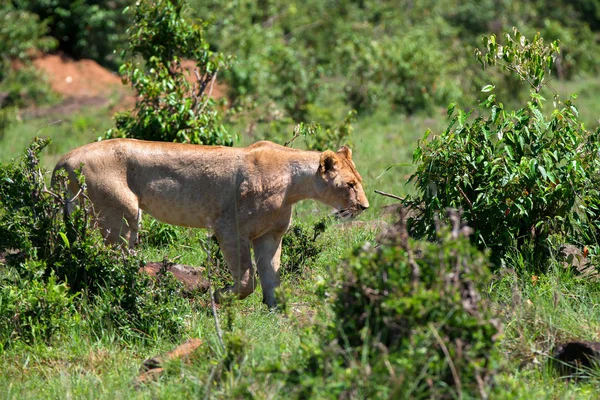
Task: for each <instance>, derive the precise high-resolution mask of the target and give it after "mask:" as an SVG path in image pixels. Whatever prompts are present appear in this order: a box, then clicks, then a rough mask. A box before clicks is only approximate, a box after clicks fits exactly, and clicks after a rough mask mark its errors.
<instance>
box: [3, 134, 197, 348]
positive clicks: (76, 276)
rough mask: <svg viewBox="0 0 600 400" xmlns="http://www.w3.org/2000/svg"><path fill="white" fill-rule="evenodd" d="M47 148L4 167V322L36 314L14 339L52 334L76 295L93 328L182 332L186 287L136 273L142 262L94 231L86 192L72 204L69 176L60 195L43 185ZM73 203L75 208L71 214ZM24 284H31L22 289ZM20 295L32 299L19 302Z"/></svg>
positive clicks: (35, 147) (35, 146)
mask: <svg viewBox="0 0 600 400" xmlns="http://www.w3.org/2000/svg"><path fill="white" fill-rule="evenodd" d="M48 143H49V141H48V140H39V139H38V140H35V141H34V142H33V143H32V145H31V146H30V147H29V148H28V149H27V151H26V152H25V154H24V156H23V157H22V158H21V159H20V160H19V161H18V162H15V163H10V164H2V165H1V166H0V250H3V251H6V250H10V253H11V254H12V255H10V256H7V257H6V265H7V268H6V269H3V270H0V279H2V280H3V281H4V282H5V283H6V288H5V290H6V291H7V292H6V293H7V294H8V297H7V299H8V300H9V302H8V303H5V305H6V307H5V308H3V309H2V311H3V314H2V316H1V318H0V320H4V318H8V319H10V318H12V319H15V318H17V319H18V318H20V317H21V315H22V316H23V318H30V317H31V318H34V317H33V316H38V317H39V318H40V319H39V321H38V323H37V324H32V323H31V322H30V321H29V320H28V319H25V320H23V321H22V322H21V323H20V324H21V325H19V326H21V328H15V329H20V332H21V333H18V332H17V334H18V335H20V337H23V338H25V339H26V340H30V339H37V338H41V337H43V338H44V339H48V338H49V337H51V336H52V333H53V332H54V328H52V326H50V325H48V324H54V323H55V322H56V318H57V317H56V318H55V316H58V315H60V313H61V312H64V313H65V316H68V315H69V311H70V310H72V309H73V307H74V306H75V300H76V298H75V296H74V295H76V294H77V293H82V297H81V300H82V301H83V302H84V303H86V304H89V305H91V310H86V314H93V315H95V316H96V317H98V320H97V321H96V320H93V319H91V320H90V325H91V326H92V329H96V328H97V329H99V330H100V331H102V329H104V328H105V327H106V326H112V327H117V328H118V329H119V331H120V332H121V333H122V334H123V335H128V336H132V337H138V336H139V332H143V333H145V334H146V336H145V337H153V336H154V335H156V334H158V333H161V334H163V333H166V334H168V335H176V334H178V333H179V332H180V331H181V330H182V329H183V327H184V322H185V321H184V319H185V314H186V312H188V311H189V305H188V304H187V301H186V300H185V299H184V298H183V297H182V295H181V289H182V287H181V284H180V283H179V282H177V281H175V279H174V278H173V277H172V276H170V274H159V276H158V277H157V278H151V277H149V276H147V275H145V274H143V273H141V272H139V270H140V267H142V266H143V265H144V261H143V260H142V259H141V257H140V256H137V255H134V254H131V253H129V252H127V251H126V250H123V249H120V248H117V247H106V246H104V244H103V243H102V237H101V235H100V233H99V230H97V229H93V228H94V225H93V214H91V206H90V203H89V201H88V200H87V198H86V197H85V191H82V192H80V193H79V194H78V199H77V200H78V201H76V202H75V203H73V202H74V199H72V198H71V197H72V194H70V193H68V191H67V190H66V176H65V174H64V173H62V174H61V173H58V174H56V175H55V177H54V179H55V181H56V186H55V189H54V190H55V191H52V190H48V189H47V188H46V186H45V182H44V175H45V171H44V170H43V169H41V168H40V167H39V159H38V154H39V152H40V151H41V150H42V149H43V148H44V147H45V146H46V145H47V144H48ZM81 184H82V186H83V187H85V182H84V181H83V180H82V181H81ZM68 203H73V204H75V205H76V207H75V209H74V210H73V211H72V212H71V213H69V212H67V204H68ZM23 282H28V283H29V284H30V286H27V289H25V288H24V286H23ZM67 288H68V289H69V290H68V293H66V294H63V289H64V290H66V289H67ZM55 292H57V293H55ZM69 293H70V294H69ZM51 295H52V296H51ZM22 296H24V297H23V299H31V300H23V301H17V300H15V299H18V298H20V297H22ZM3 307H4V306H3ZM18 310H21V311H18ZM17 314H19V315H17ZM98 324H100V325H98ZM60 326H62V325H60V324H58V323H56V327H57V329H58V328H59V327H60ZM27 330H29V333H23V332H26V331H27ZM36 332H38V333H40V334H39V335H38V334H37V333H36ZM41 332H43V334H41ZM11 335H13V333H11Z"/></svg>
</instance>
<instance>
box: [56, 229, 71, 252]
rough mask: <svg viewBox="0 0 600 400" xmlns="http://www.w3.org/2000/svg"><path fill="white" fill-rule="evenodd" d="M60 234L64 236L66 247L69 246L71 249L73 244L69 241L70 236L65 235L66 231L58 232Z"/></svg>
mask: <svg viewBox="0 0 600 400" xmlns="http://www.w3.org/2000/svg"><path fill="white" fill-rule="evenodd" d="M58 234H59V235H60V237H61V238H62V240H63V242H64V244H65V247H66V248H68V249H70V248H71V245H70V243H69V238H67V235H65V234H64V232H58Z"/></svg>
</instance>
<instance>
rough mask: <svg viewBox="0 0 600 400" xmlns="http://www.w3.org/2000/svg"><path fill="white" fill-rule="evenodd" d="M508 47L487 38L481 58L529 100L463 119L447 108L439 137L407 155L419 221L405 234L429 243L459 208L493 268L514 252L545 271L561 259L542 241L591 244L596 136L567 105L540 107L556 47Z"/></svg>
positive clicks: (488, 104) (489, 102)
mask: <svg viewBox="0 0 600 400" xmlns="http://www.w3.org/2000/svg"><path fill="white" fill-rule="evenodd" d="M505 42H506V43H505V44H504V45H500V44H498V43H496V38H495V37H494V36H491V37H490V38H485V40H484V43H485V44H486V46H487V48H486V50H485V51H486V53H485V55H483V54H481V53H480V54H481V55H480V59H481V61H482V63H483V65H495V64H496V63H498V64H500V65H503V66H504V68H506V69H507V70H509V71H513V72H515V73H517V74H518V75H519V76H520V77H521V78H522V79H523V80H524V81H526V82H528V83H529V84H530V85H531V88H532V92H531V98H530V101H528V102H527V104H526V105H525V106H524V107H522V108H520V109H518V110H510V109H508V108H506V107H505V106H504V105H503V104H502V103H501V102H498V101H497V99H496V96H495V95H494V94H490V95H489V96H488V98H487V99H486V100H485V101H483V102H482V103H480V105H479V106H478V107H477V108H475V109H472V110H470V111H464V110H462V109H460V108H458V107H456V106H455V105H454V104H452V105H451V106H450V108H449V109H448V115H449V117H450V123H449V126H448V128H447V129H446V131H445V132H442V133H441V134H439V135H435V136H433V137H432V138H431V139H430V140H429V141H427V139H428V136H430V134H431V132H428V133H427V134H426V135H425V137H424V139H423V141H422V142H421V143H420V145H419V147H418V148H417V150H416V151H415V153H414V161H415V163H416V164H417V165H418V168H417V171H416V172H415V174H414V175H413V176H412V178H411V179H413V180H414V182H415V184H416V187H417V190H418V195H417V196H416V197H415V198H414V199H413V200H412V203H411V204H412V206H413V207H419V205H420V204H421V203H422V204H423V207H424V212H423V213H422V214H420V215H419V216H418V217H416V218H414V219H413V220H412V232H413V233H414V234H416V235H418V236H423V235H425V236H426V237H429V238H434V237H435V226H436V224H437V222H436V221H437V219H443V217H444V213H445V210H446V209H447V208H448V207H452V208H460V209H464V212H465V218H466V219H467V221H468V222H469V224H470V225H471V226H472V227H473V228H474V229H475V234H474V235H473V240H474V241H475V242H476V243H477V244H478V245H479V246H480V247H488V248H491V249H492V250H493V252H494V256H495V259H496V261H499V259H501V258H503V257H504V255H505V254H506V253H507V252H508V251H510V250H511V249H513V248H516V249H519V251H521V252H522V253H523V254H528V256H526V259H528V260H529V261H531V262H532V264H533V266H534V268H541V269H544V265H547V264H546V263H545V259H546V258H547V257H548V256H550V255H551V254H552V252H553V251H554V252H556V251H557V250H558V249H557V248H552V247H551V245H550V243H549V242H548V240H549V238H550V237H551V235H559V236H560V237H561V238H562V239H561V240H563V241H568V242H571V243H578V244H587V245H596V244H597V239H598V222H597V221H598V218H597V217H598V211H599V210H600V195H599V192H598V185H597V179H598V178H597V177H598V173H599V172H600V163H599V162H598V159H597V154H598V151H599V150H600V147H599V145H598V135H599V134H600V131H597V132H589V131H587V130H586V129H585V128H584V127H583V125H582V124H581V123H580V122H579V120H578V111H577V108H576V107H575V105H574V104H573V101H572V100H571V99H570V100H567V101H565V102H564V103H562V102H560V101H559V99H558V97H555V99H554V104H555V107H554V109H552V110H551V112H550V113H549V112H548V110H547V109H544V108H543V106H544V103H545V99H544V98H543V97H542V96H541V94H540V91H541V89H542V88H543V87H544V86H545V85H547V80H548V77H547V74H548V73H549V72H550V71H551V69H552V66H553V63H554V61H555V60H556V57H557V53H558V47H557V44H556V43H552V44H550V45H548V46H547V45H544V43H543V40H542V39H541V38H540V37H539V36H536V37H535V38H534V39H533V40H532V41H531V42H530V41H529V40H527V39H526V38H525V37H524V36H522V35H521V34H520V33H519V32H518V31H515V32H514V35H513V36H511V35H506V36H505ZM483 90H484V91H491V90H493V87H492V86H491V85H490V86H487V87H485V88H484V89H483ZM559 244H561V243H559ZM527 249H529V250H527Z"/></svg>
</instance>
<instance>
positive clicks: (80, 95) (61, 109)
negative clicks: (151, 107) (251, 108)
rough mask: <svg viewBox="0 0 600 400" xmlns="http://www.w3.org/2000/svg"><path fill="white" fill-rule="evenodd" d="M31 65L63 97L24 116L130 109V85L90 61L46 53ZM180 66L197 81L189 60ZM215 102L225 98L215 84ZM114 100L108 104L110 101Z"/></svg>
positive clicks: (222, 88) (132, 101)
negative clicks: (81, 110)
mask: <svg viewBox="0 0 600 400" xmlns="http://www.w3.org/2000/svg"><path fill="white" fill-rule="evenodd" d="M33 65H34V66H35V67H36V68H37V69H38V70H39V71H41V72H42V73H44V74H45V75H46V76H47V78H48V82H49V83H50V86H51V88H52V90H53V91H55V92H56V93H58V94H59V95H61V96H62V97H63V98H64V101H63V102H61V103H60V104H58V105H54V106H50V107H40V108H37V107H32V108H31V109H29V110H25V111H24V112H23V116H25V117H34V118H38V117H43V116H46V115H69V114H72V113H73V112H76V111H78V110H80V109H81V108H83V107H97V108H100V107H110V111H122V110H127V109H130V108H133V106H134V105H135V94H134V93H133V90H132V89H131V87H130V86H126V85H123V83H122V81H121V77H120V76H119V75H118V74H117V73H115V72H113V71H110V70H108V69H106V68H104V67H102V66H101V65H99V64H98V63H97V62H95V61H93V60H85V59H84V60H77V61H76V60H73V59H71V58H69V57H67V56H65V55H64V54H46V55H41V56H39V57H37V58H35V59H34V60H33ZM181 65H182V67H183V68H184V69H185V70H187V71H188V73H187V79H188V81H189V82H190V83H192V84H193V83H194V82H196V75H195V74H194V68H195V67H196V64H195V62H194V61H192V60H183V61H182V63H181ZM209 92H210V96H211V97H212V98H213V99H215V100H218V99H221V98H223V97H225V96H226V95H227V85H225V84H223V83H220V82H215V84H214V85H213V87H212V89H211V88H210V86H209V87H207V89H206V93H207V94H208V93H209ZM111 98H112V99H113V100H114V103H113V104H111V102H110V99H111Z"/></svg>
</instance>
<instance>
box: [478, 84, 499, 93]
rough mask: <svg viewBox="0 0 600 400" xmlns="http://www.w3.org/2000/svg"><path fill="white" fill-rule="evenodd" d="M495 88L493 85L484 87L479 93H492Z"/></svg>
mask: <svg viewBox="0 0 600 400" xmlns="http://www.w3.org/2000/svg"><path fill="white" fill-rule="evenodd" d="M495 88H496V86H494V85H485V86H484V87H483V88H482V89H481V91H482V92H484V93H487V92H491V91H492V90H494V89H495Z"/></svg>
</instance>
